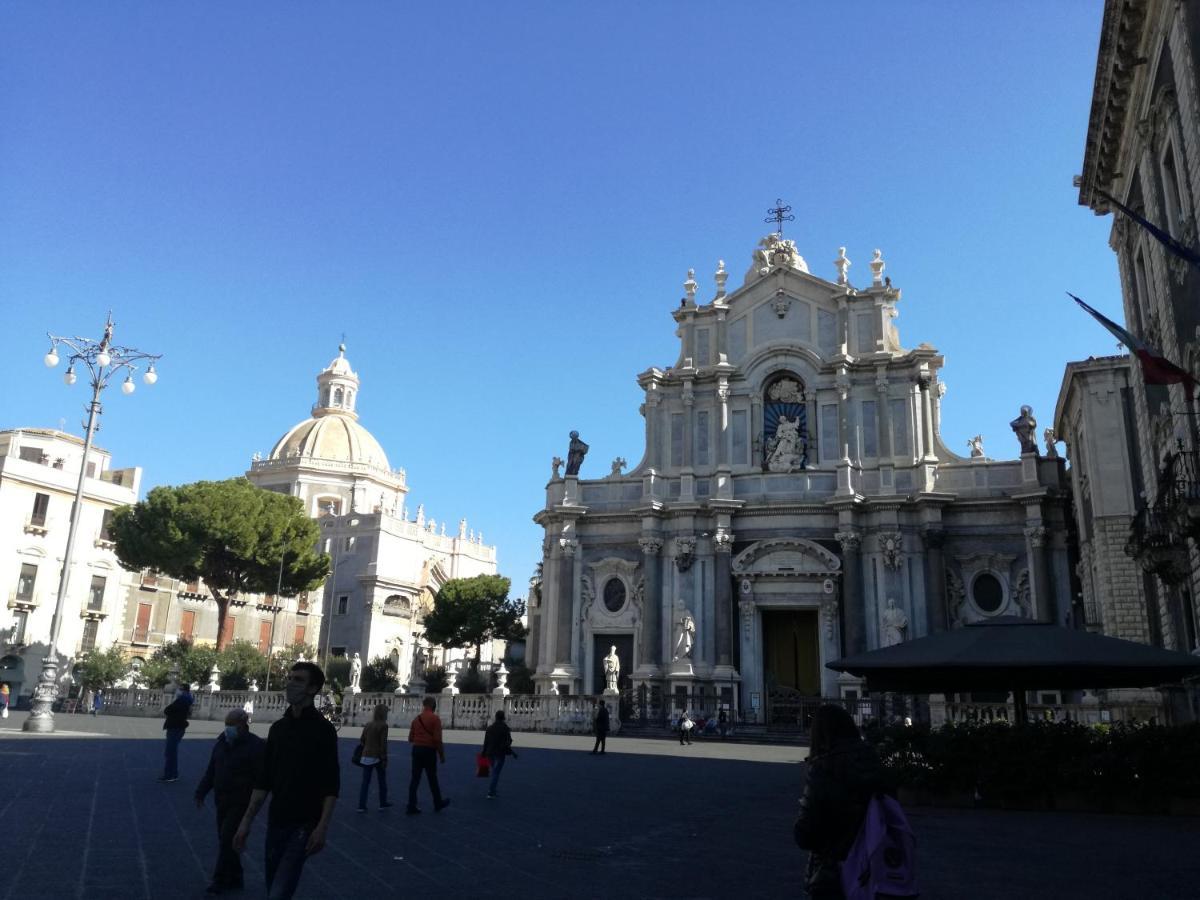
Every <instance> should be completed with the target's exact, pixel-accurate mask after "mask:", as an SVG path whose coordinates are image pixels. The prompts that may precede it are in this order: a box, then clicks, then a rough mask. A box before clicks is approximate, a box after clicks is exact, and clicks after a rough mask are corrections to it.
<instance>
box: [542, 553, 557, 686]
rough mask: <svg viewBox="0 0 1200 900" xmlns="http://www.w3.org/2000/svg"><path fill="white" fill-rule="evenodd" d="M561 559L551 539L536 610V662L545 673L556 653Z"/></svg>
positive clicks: (551, 666) (551, 665) (551, 664)
mask: <svg viewBox="0 0 1200 900" xmlns="http://www.w3.org/2000/svg"><path fill="white" fill-rule="evenodd" d="M561 559H562V548H560V547H559V546H558V539H557V538H552V539H551V540H550V547H549V552H547V553H546V564H545V565H544V566H543V567H542V603H541V608H540V609H539V610H538V612H539V618H540V619H541V622H540V634H538V636H537V640H538V654H537V655H538V660H539V662H540V664H541V666H542V668H543V669H545V671H547V672H549V671H550V670H551V669H552V668H554V659H555V654H556V652H557V651H556V649H555V641H554V638H555V631H554V627H555V623H556V622H557V620H558V617H557V612H558V572H559V562H560V561H561Z"/></svg>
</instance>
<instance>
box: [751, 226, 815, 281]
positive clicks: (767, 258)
mask: <svg viewBox="0 0 1200 900" xmlns="http://www.w3.org/2000/svg"><path fill="white" fill-rule="evenodd" d="M772 266H788V267H790V268H793V269H799V270H800V271H801V272H807V271H808V264H807V263H806V262H805V261H804V257H802V256H801V255H800V251H798V250H797V249H796V242H795V241H792V240H788V239H786V238H784V237H783V236H782V235H780V234H778V233H777V232H771V234H768V235H767V236H766V237H765V238H763V239H762V240H761V241H759V242H758V247H757V248H756V249H755V251H754V254H753V262H751V264H750V271H749V272H747V273H746V280H747V281H749V280H750V279H751V278H752V277H753V276H755V275H766V274H767V273H768V272H770V271H771V267H772Z"/></svg>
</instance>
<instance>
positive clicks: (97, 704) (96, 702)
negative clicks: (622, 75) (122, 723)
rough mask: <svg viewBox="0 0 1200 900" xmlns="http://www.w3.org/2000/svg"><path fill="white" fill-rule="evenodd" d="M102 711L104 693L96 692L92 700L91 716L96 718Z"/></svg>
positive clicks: (101, 691)
mask: <svg viewBox="0 0 1200 900" xmlns="http://www.w3.org/2000/svg"><path fill="white" fill-rule="evenodd" d="M103 711H104V691H103V690H99V691H96V696H95V698H94V699H93V700H92V715H93V716H98V715H100V713H101V712H103Z"/></svg>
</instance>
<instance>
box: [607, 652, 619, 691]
mask: <svg viewBox="0 0 1200 900" xmlns="http://www.w3.org/2000/svg"><path fill="white" fill-rule="evenodd" d="M620 677H621V659H620V657H618V656H617V645H616V644H613V645H612V646H610V647H609V648H608V656H606V657H604V690H605V693H607V692H609V691H611V692H613V693H616V691H617V681H618V679H620Z"/></svg>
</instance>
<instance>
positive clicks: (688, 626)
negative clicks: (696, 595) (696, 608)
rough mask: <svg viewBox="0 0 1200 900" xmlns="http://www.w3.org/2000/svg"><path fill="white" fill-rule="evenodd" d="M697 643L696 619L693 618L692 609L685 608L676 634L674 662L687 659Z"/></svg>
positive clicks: (672, 658) (672, 659)
mask: <svg viewBox="0 0 1200 900" xmlns="http://www.w3.org/2000/svg"><path fill="white" fill-rule="evenodd" d="M695 643H696V620H695V619H693V618H692V613H691V610H688V609H685V610H684V611H683V615H682V616H680V618H679V625H678V630H677V632H676V636H675V653H674V655H673V656H672V657H671V661H672V662H678V661H679V660H681V659H687V658H688V657H690V656H691V655H692V647H693V646H695Z"/></svg>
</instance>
